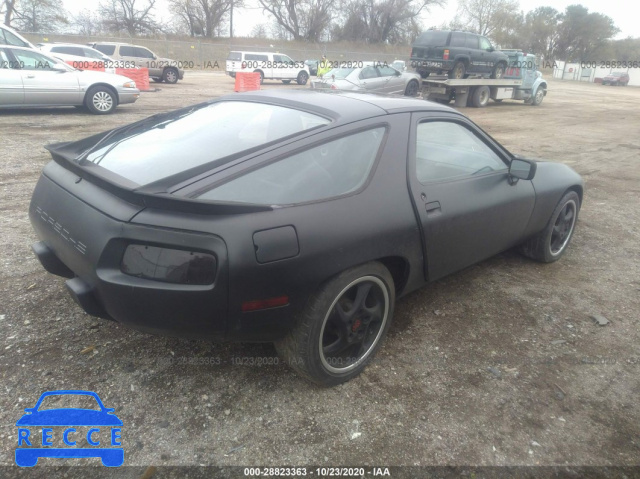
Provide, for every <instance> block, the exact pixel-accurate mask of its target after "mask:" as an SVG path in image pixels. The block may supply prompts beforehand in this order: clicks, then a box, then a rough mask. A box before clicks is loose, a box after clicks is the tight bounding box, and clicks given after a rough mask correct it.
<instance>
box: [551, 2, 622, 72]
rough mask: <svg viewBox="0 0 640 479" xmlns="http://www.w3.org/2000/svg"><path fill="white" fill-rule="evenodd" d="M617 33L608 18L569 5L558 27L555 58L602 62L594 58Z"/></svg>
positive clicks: (578, 6)
mask: <svg viewBox="0 0 640 479" xmlns="http://www.w3.org/2000/svg"><path fill="white" fill-rule="evenodd" d="M619 31H620V30H619V29H618V28H616V26H615V24H614V23H613V20H612V19H611V18H610V17H608V16H606V15H603V14H601V13H595V12H594V13H589V9H588V8H586V7H583V6H582V5H570V6H568V7H567V9H566V11H565V13H564V15H563V17H562V22H561V23H560V25H559V26H558V40H557V56H559V57H563V58H564V59H566V60H570V61H586V60H602V59H601V58H596V57H597V53H598V51H599V50H600V51H602V49H603V48H604V47H606V45H607V43H608V40H609V39H611V38H612V37H613V36H614V35H615V34H616V33H618V32H619Z"/></svg>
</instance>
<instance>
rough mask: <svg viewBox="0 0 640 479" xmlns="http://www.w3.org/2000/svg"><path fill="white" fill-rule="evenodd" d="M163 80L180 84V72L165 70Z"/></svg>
mask: <svg viewBox="0 0 640 479" xmlns="http://www.w3.org/2000/svg"><path fill="white" fill-rule="evenodd" d="M162 79H163V80H164V81H165V82H166V83H178V70H176V69H175V68H165V70H164V72H163V73H162Z"/></svg>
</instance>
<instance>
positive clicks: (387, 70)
mask: <svg viewBox="0 0 640 479" xmlns="http://www.w3.org/2000/svg"><path fill="white" fill-rule="evenodd" d="M378 72H379V73H380V76H381V77H394V76H396V73H397V70H395V69H393V68H391V67H378Z"/></svg>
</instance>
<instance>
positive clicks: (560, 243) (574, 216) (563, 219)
mask: <svg viewBox="0 0 640 479" xmlns="http://www.w3.org/2000/svg"><path fill="white" fill-rule="evenodd" d="M579 211H580V197H579V196H578V193H576V192H575V191H569V192H567V193H566V194H565V195H564V196H563V197H562V199H561V200H560V202H559V203H558V205H557V206H556V208H555V209H554V210H553V213H552V214H551V218H549V222H548V223H547V226H546V227H545V229H544V230H542V231H541V232H540V233H538V234H537V235H535V236H533V237H532V238H530V239H529V240H528V241H526V242H525V243H524V244H522V245H521V247H520V250H521V252H522V253H523V254H524V255H525V256H528V257H529V258H531V259H535V260H536V261H541V262H543V263H553V262H554V261H557V260H559V259H560V257H561V256H562V255H563V254H564V253H565V251H566V250H567V246H569V242H570V241H571V237H572V236H573V231H574V229H575V226H576V221H577V220H578V213H579Z"/></svg>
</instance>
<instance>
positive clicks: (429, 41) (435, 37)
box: [415, 30, 449, 47]
mask: <svg viewBox="0 0 640 479" xmlns="http://www.w3.org/2000/svg"><path fill="white" fill-rule="evenodd" d="M448 39H449V32H446V31H441V30H428V31H426V32H424V33H423V34H422V35H420V36H419V37H418V39H417V40H416V42H415V45H427V46H432V47H444V46H446V45H447V40H448Z"/></svg>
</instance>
